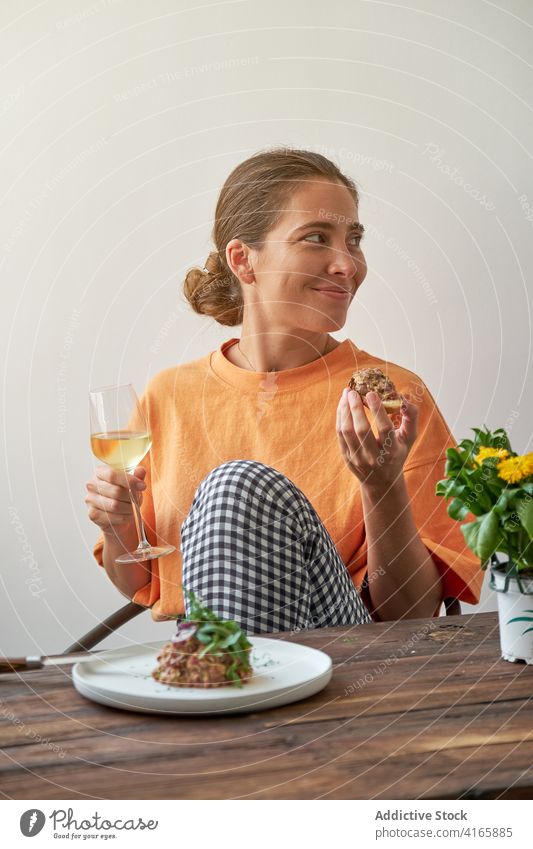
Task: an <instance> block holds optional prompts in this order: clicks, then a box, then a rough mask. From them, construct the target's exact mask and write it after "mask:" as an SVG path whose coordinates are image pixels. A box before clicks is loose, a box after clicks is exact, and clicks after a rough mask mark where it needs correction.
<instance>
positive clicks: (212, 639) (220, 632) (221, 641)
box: [178, 587, 252, 687]
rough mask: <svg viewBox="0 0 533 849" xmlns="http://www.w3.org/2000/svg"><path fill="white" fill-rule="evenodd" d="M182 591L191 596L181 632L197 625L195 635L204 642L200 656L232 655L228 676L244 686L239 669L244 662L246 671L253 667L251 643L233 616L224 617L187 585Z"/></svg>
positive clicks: (181, 624)
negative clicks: (231, 617)
mask: <svg viewBox="0 0 533 849" xmlns="http://www.w3.org/2000/svg"><path fill="white" fill-rule="evenodd" d="M182 590H183V593H184V595H186V596H187V598H188V599H189V602H190V612H189V614H188V616H185V617H184V618H183V619H180V621H179V622H178V632H179V630H180V628H181V627H183V628H184V629H185V628H190V625H191V623H193V624H194V625H196V631H195V633H194V636H195V637H196V639H197V640H198V641H199V642H200V643H204V647H203V648H202V649H201V651H200V652H199V653H198V657H203V656H204V655H205V654H207V653H208V652H209V653H210V654H213V655H215V656H217V657H220V656H221V655H222V654H223V652H229V653H230V654H232V655H233V660H232V662H231V664H230V665H229V666H228V667H227V669H226V678H227V679H228V680H230V681H234V682H235V684H236V685H237V686H239V687H242V681H241V678H240V676H239V675H238V673H237V671H236V670H237V668H238V666H239V664H241V665H242V666H243V667H244V668H245V671H247V672H248V671H251V669H252V667H251V665H250V662H249V658H248V650H249V649H251V648H252V644H251V642H250V641H249V640H248V638H247V636H246V634H245V633H244V631H243V630H242V628H241V627H240V626H239V625H238V623H237V622H235V621H234V620H233V619H221V618H220V617H219V616H217V614H216V613H214V612H213V611H212V610H210V609H209V608H208V607H207V606H206V605H205V604H203V603H202V602H201V601H200V599H198V598H197V597H196V596H195V594H194V593H193V591H192V590H187V589H185V587H182Z"/></svg>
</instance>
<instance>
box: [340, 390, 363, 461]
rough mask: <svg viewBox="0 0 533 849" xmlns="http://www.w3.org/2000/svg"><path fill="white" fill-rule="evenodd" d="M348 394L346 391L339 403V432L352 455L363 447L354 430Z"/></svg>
mask: <svg viewBox="0 0 533 849" xmlns="http://www.w3.org/2000/svg"><path fill="white" fill-rule="evenodd" d="M348 394H349V393H348V390H347V389H345V390H344V391H343V393H342V396H341V399H340V402H339V430H340V433H341V435H342V437H343V439H344V442H345V444H346V448H347V450H348V452H349V453H350V454H352V453H355V452H357V451H358V450H359V449H360V448H361V445H360V442H359V439H358V437H357V434H356V433H355V430H354V423H353V416H352V412H351V409H350V404H349V401H348Z"/></svg>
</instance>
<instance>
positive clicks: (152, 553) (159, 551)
mask: <svg viewBox="0 0 533 849" xmlns="http://www.w3.org/2000/svg"><path fill="white" fill-rule="evenodd" d="M173 551H176V548H175V546H174V545H151V546H150V548H143V549H141V550H140V551H128V552H127V553H126V554H121V555H120V557H117V558H115V563H117V564H118V565H123V564H124V563H144V561H145V560H157V558H158V557H165V555H167V554H172V552H173Z"/></svg>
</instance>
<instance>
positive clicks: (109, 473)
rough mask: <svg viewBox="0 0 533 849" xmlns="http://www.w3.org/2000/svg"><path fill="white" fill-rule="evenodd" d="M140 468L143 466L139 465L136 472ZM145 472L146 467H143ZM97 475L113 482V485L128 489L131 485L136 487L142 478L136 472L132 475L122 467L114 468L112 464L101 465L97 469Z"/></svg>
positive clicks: (100, 478)
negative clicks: (122, 469)
mask: <svg viewBox="0 0 533 849" xmlns="http://www.w3.org/2000/svg"><path fill="white" fill-rule="evenodd" d="M138 469H142V466H137V467H136V469H135V472H137V470H138ZM143 472H144V473H145V474H146V470H145V469H143ZM96 477H97V478H98V479H99V480H101V481H105V482H106V483H109V484H111V485H112V486H120V487H123V488H124V489H126V490H128V489H129V488H130V487H136V486H137V484H138V483H139V480H140V479H139V477H138V476H137V475H136V474H132V475H130V474H128V473H127V472H124V471H121V470H120V469H113V468H111V466H99V467H98V468H97V469H96ZM141 489H142V487H141Z"/></svg>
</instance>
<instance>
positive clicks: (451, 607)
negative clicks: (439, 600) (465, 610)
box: [444, 596, 461, 616]
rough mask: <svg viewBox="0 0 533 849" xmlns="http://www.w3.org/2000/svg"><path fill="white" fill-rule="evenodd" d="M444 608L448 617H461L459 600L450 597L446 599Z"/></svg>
mask: <svg viewBox="0 0 533 849" xmlns="http://www.w3.org/2000/svg"><path fill="white" fill-rule="evenodd" d="M444 607H445V608H446V616H460V615H461V602H460V601H459V599H458V598H454V597H453V596H449V597H448V598H445V599H444Z"/></svg>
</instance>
